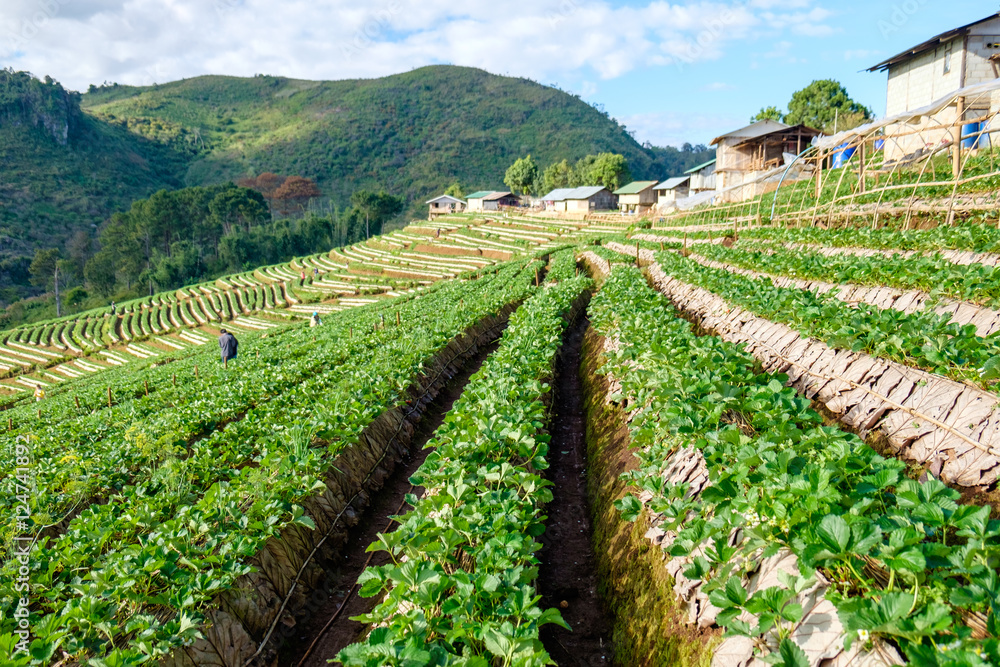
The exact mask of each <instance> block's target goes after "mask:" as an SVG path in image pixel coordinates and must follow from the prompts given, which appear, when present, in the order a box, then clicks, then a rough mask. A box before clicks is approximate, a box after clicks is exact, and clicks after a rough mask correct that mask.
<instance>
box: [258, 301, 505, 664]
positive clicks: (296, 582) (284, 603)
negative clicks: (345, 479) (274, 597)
mask: <svg viewBox="0 0 1000 667" xmlns="http://www.w3.org/2000/svg"><path fill="white" fill-rule="evenodd" d="M515 309H516V306H515ZM509 318H510V315H508V316H507V317H505V318H504V320H503V321H504V322H507V320H508V319H509ZM485 335H486V333H485V332H484V333H483V334H482V335H480V336H478V337H477V338H476V342H474V343H473V344H471V345H469V346H468V347H466V348H465V349H464V350H462V351H461V352H460V353H457V354H455V355H454V356H452V357H451V359H449V360H448V362H447V363H446V364H445V365H444V368H442V370H440V371H439V372H438V374H437V375H436V376H435V377H434V379H433V380H432V381H431V385H434V384H435V383H437V381H438V380H439V379H440V378H441V376H442V375H444V373H445V371H446V370H447V369H448V367H449V366H450V365H451V363H452V362H453V361H455V360H456V359H458V358H459V357H461V356H463V355H464V354H466V353H467V352H468V351H469V350H471V349H472V348H473V347H476V346H478V345H480V343H479V342H478V341H479V338H481V337H483V336H485ZM493 340H496V339H493ZM490 342H492V341H490ZM429 393H430V392H429V391H427V392H424V394H423V395H422V396H421V397H420V398H421V399H423V398H426V397H427V395H428V394H429ZM419 402H420V401H416V402H415V405H416V404H419ZM415 405H414V406H411V407H410V409H409V410H408V411H407V413H406V414H405V415H404V416H403V418H402V419H400V420H399V426H398V427H396V432H395V433H393V434H392V437H391V438H389V441H388V443H391V442H392V441H393V440H395V439H396V436H398V435H399V433H400V431H402V430H403V424H405V423H406V419H407V418H408V417H409V416H410V415H412V414H413V413H414V412H415V411H416V407H415ZM388 443H387V444H388ZM388 453H389V447H388V446H386V448H385V451H384V452H383V453H382V456H380V457H379V459H378V461H376V462H375V465H374V466H372V469H371V470H369V471H368V474H367V475H365V478H364V479H363V480H362V481H361V490H359V491H358V492H357V493H355V494H354V496H352V497H351V499H350V501H348V502H347V503H345V505H344V509H342V510H341V511H340V513H339V514H337V516H336V518H334V520H333V522H332V523H331V524H330V528H329V530H327V531H326V534H325V535H323V538H322V539H321V540H320V541H319V542H317V543H316V546H314V547H313V550H312V551H311V552H310V553H309V555H308V556H307V557H306V559H305V560H304V561H303V562H302V566H301V567H300V568H299V571H298V572H297V573H296V574H295V579H294V580H293V581H292V585H291V587H290V588H289V589H288V593H286V594H285V599H284V600H283V601H282V602H281V607H280V608H279V609H278V613H277V614H276V615H275V617H274V621H272V622H271V627H270V628H269V629H268V631H267V634H266V635H264V639H263V640H261V643H260V646H258V647H257V650H256V651H255V652H254V654H253V655H251V656H250V657H249V658H247V660H246V661H245V662H244V663H243V667H250V664H251V663H252V662H253V661H254V660H256V659H257V657H258V656H259V655H260V653H261V651H263V650H264V647H265V646H267V642H268V640H270V638H271V634H272V633H273V632H274V629H275V628H276V627H277V625H278V621H279V620H280V619H281V613H282V612H283V611H284V610H285V607H286V606H287V605H288V601H289V600H290V599H291V597H292V593H293V592H294V591H295V588H296V587H297V586H298V585H299V579H300V578H301V576H302V573H303V572H304V571H305V569H306V565H308V564H309V562H310V561H311V560H312V558H313V556H315V555H316V552H317V551H318V550H319V548H320V547H321V546H322V545H323V543H324V542H326V540H327V538H329V537H330V535H331V534H332V533H333V529H334V528H335V527H336V526H337V524H338V523H339V522H340V518H341V517H342V516H343V515H344V512H346V511H347V509H348V508H349V507H351V503H353V502H354V500H355V499H356V498H357V497H358V496H359V495H361V493H362V491H363V490H364V485H365V483H366V482H367V481H368V480H369V479H371V476H372V475H373V474H375V471H376V470H378V467H379V465H380V464H381V463H382V461H383V460H384V459H385V457H386V455H387V454H388ZM345 603H346V600H345Z"/></svg>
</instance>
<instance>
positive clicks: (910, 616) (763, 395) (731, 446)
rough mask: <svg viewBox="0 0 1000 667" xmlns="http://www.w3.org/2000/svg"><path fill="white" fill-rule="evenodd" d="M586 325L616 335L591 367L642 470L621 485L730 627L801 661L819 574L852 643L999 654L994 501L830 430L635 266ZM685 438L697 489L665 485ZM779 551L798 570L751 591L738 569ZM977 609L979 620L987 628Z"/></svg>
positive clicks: (626, 510) (988, 656) (924, 654)
mask: <svg viewBox="0 0 1000 667" xmlns="http://www.w3.org/2000/svg"><path fill="white" fill-rule="evenodd" d="M591 321H592V323H593V326H594V327H595V328H596V329H597V330H598V331H599V332H600V333H601V334H603V335H604V336H606V337H611V338H613V339H614V340H615V341H616V342H617V345H616V346H615V351H607V352H605V356H606V358H607V362H606V365H605V366H604V368H603V370H602V372H604V373H607V374H610V375H612V376H613V377H614V378H615V379H617V380H619V381H620V382H621V386H622V392H621V395H620V396H619V398H620V397H621V396H624V397H628V399H629V400H628V404H627V408H626V409H627V410H629V411H630V412H631V413H632V414H631V417H630V420H629V430H630V433H631V436H632V442H633V444H634V446H635V448H636V455H637V456H638V457H639V461H640V466H639V469H638V470H636V471H635V472H633V473H629V474H628V475H627V479H628V480H629V481H630V483H631V484H632V485H633V486H634V487H635V490H636V493H638V492H640V491H643V492H646V493H647V494H648V495H649V496H652V499H651V500H650V501H649V503H648V507H649V511H650V512H652V513H654V515H656V516H657V517H659V518H660V519H662V520H663V523H662V524H660V527H661V529H663V530H667V531H673V532H674V533H675V534H676V539H674V540H672V541H671V542H670V543H669V546H668V552H669V555H670V556H672V557H675V558H685V557H686V558H690V559H691V564H690V565H689V566H687V568H686V569H685V575H686V576H688V577H689V578H695V579H701V580H703V581H705V582H706V584H705V587H704V590H705V591H706V592H708V593H709V595H710V599H711V601H712V602H713V604H715V605H717V606H718V607H719V608H720V610H721V613H720V614H719V615H718V617H717V622H718V623H719V624H721V625H723V626H724V627H726V629H727V632H728V633H730V634H737V635H739V634H743V635H749V636H753V637H757V636H760V635H765V636H766V637H767V638H768V641H769V644H768V645H769V646H771V647H773V649H774V652H773V653H772V654H771V655H770V656H767V658H768V659H769V660H771V661H772V662H774V663H775V664H789V665H792V664H794V665H799V664H806V662H804V658H805V656H804V655H802V654H801V649H798V648H797V647H795V646H794V643H793V642H792V641H791V640H790V630H791V629H792V628H793V627H794V626H795V624H796V623H798V620H799V618H800V615H801V614H802V609H801V608H799V607H798V604H797V603H796V602H793V599H794V597H795V595H796V594H797V592H801V591H803V590H805V588H806V587H807V586H810V585H811V584H812V583H813V582H812V578H813V577H816V576H817V573H822V575H823V576H824V578H825V579H826V581H828V582H829V586H828V588H827V589H826V593H825V596H826V599H827V600H829V601H830V602H831V603H833V605H834V606H835V607H836V609H837V613H838V616H839V618H840V620H841V622H842V624H843V626H844V628H845V632H846V634H845V636H844V638H843V640H844V641H845V643H846V644H847V645H848V646H850V645H851V644H852V643H853V642H855V641H860V642H862V643H867V642H869V641H870V640H871V639H872V638H874V637H882V638H884V639H886V640H889V641H892V642H893V643H895V644H896V645H898V646H899V647H900V648H901V649H902V650H903V652H904V653H905V654H906V655H907V657H908V658H909V659H910V660H911V661H912V662H913V663H914V664H928V665H945V664H947V665H987V664H997V663H998V662H1000V642H998V639H997V636H998V632H997V630H998V627H997V613H998V610H1000V604H998V600H1000V596H998V593H1000V590H998V587H997V582H998V577H997V573H996V566H997V562H998V559H1000V522H998V521H996V520H995V519H991V518H990V508H989V507H977V506H973V505H963V504H961V503H960V496H959V493H958V492H957V491H955V490H953V489H950V488H948V487H947V486H945V485H944V484H942V483H941V482H939V481H938V480H935V479H933V478H931V479H929V480H928V481H926V482H917V481H913V480H909V479H907V478H906V476H905V472H906V470H905V467H904V465H903V464H902V463H900V462H899V461H897V460H895V459H887V458H884V457H882V456H880V455H879V454H877V453H876V452H875V451H873V450H872V449H871V448H870V447H868V446H867V445H865V444H864V443H863V442H862V441H861V440H860V439H859V438H858V437H857V436H855V435H853V434H850V433H846V432H844V431H841V430H839V429H837V428H834V427H830V426H825V425H824V422H823V419H822V417H821V416H820V415H819V414H817V413H816V412H815V411H813V410H812V408H811V405H810V402H809V400H808V399H806V398H804V397H802V396H800V395H798V394H797V393H796V392H795V391H794V390H792V389H790V388H788V387H785V386H784V384H783V383H784V381H785V380H786V378H785V377H783V376H780V375H779V376H770V375H768V374H766V373H761V372H760V367H759V364H758V363H757V362H756V360H755V359H754V358H753V357H752V356H750V355H749V354H747V353H746V352H744V351H743V350H742V349H741V348H740V347H739V346H735V345H732V344H729V343H726V342H724V341H722V340H720V339H718V338H716V337H713V336H698V335H696V334H695V333H694V332H693V331H692V329H691V326H690V325H689V324H688V323H687V322H686V321H684V320H683V319H681V318H679V317H678V316H677V314H676V313H675V312H674V311H673V310H672V309H671V308H670V307H669V306H668V305H667V303H666V302H665V301H664V299H663V297H661V296H660V295H659V294H658V293H656V292H655V291H653V290H652V289H651V288H649V286H648V285H647V284H646V281H645V280H644V279H643V277H642V276H641V274H640V273H639V271H638V270H636V269H634V268H631V267H616V269H615V270H614V272H613V274H612V276H611V278H610V279H609V280H608V281H607V282H606V283H605V284H604V286H603V288H602V290H601V291H600V292H598V293H597V295H596V296H595V297H594V299H593V301H592V304H591ZM692 448H693V449H696V450H698V451H699V452H700V453H701V455H702V456H703V458H704V463H705V466H706V468H707V474H708V481H707V483H706V485H705V486H704V488H702V489H701V491H700V493H697V494H694V493H691V492H690V490H689V489H688V488H687V485H686V484H685V485H679V486H675V485H673V484H672V483H671V482H669V481H667V480H666V479H664V471H665V470H666V469H667V468H668V467H669V465H670V462H671V459H672V457H673V456H674V455H676V454H677V453H678V452H681V451H684V450H689V449H692ZM618 507H619V508H620V510H621V511H622V512H623V515H624V516H625V517H626V518H629V519H634V518H635V517H637V516H638V514H639V513H640V512H641V511H643V510H642V507H643V505H642V504H641V503H640V502H639V501H638V499H637V498H636V497H635V496H631V497H627V498H626V499H624V500H623V501H622V502H620V503H619V505H618ZM779 549H783V550H787V551H789V552H791V553H792V554H794V555H795V556H796V557H797V564H798V567H797V570H798V571H797V572H796V573H793V574H791V575H787V576H786V575H782V577H780V578H779V581H780V584H781V585H779V586H776V587H767V588H763V589H761V590H758V591H756V592H755V593H754V594H753V595H750V594H749V593H748V591H747V589H746V588H744V586H743V585H742V583H741V576H742V575H744V574H746V572H745V570H744V568H745V567H746V564H747V563H749V562H752V561H753V559H754V558H758V557H760V556H761V555H763V556H768V555H773V554H775V553H777V552H778V550H779ZM972 617H977V618H981V619H984V620H985V623H984V625H985V628H986V634H987V636H986V637H985V638H983V637H982V636H980V635H977V634H976V633H975V632H974V630H973V629H972V626H971V625H969V624H967V623H968V622H969V619H970V618H972ZM747 619H750V620H747Z"/></svg>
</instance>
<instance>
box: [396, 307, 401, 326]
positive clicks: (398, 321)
mask: <svg viewBox="0 0 1000 667" xmlns="http://www.w3.org/2000/svg"><path fill="white" fill-rule="evenodd" d="M400 324H402V320H401V319H400V317H399V311H398V310H397V311H396V326H397V327H398V326H399V325H400Z"/></svg>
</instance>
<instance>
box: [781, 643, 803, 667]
mask: <svg viewBox="0 0 1000 667" xmlns="http://www.w3.org/2000/svg"><path fill="white" fill-rule="evenodd" d="M778 655H779V656H780V658H781V661H780V662H776V663H775V665H781V667H809V658H808V657H807V656H806V652H805V651H803V650H802V647H801V646H799V645H798V644H796V643H795V642H793V641H792V640H791V639H782V640H781V645H780V646H779V647H778Z"/></svg>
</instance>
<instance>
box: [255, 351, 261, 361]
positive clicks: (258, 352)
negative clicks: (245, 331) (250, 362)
mask: <svg viewBox="0 0 1000 667" xmlns="http://www.w3.org/2000/svg"><path fill="white" fill-rule="evenodd" d="M255 351H256V352H257V358H258V359H260V350H255Z"/></svg>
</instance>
